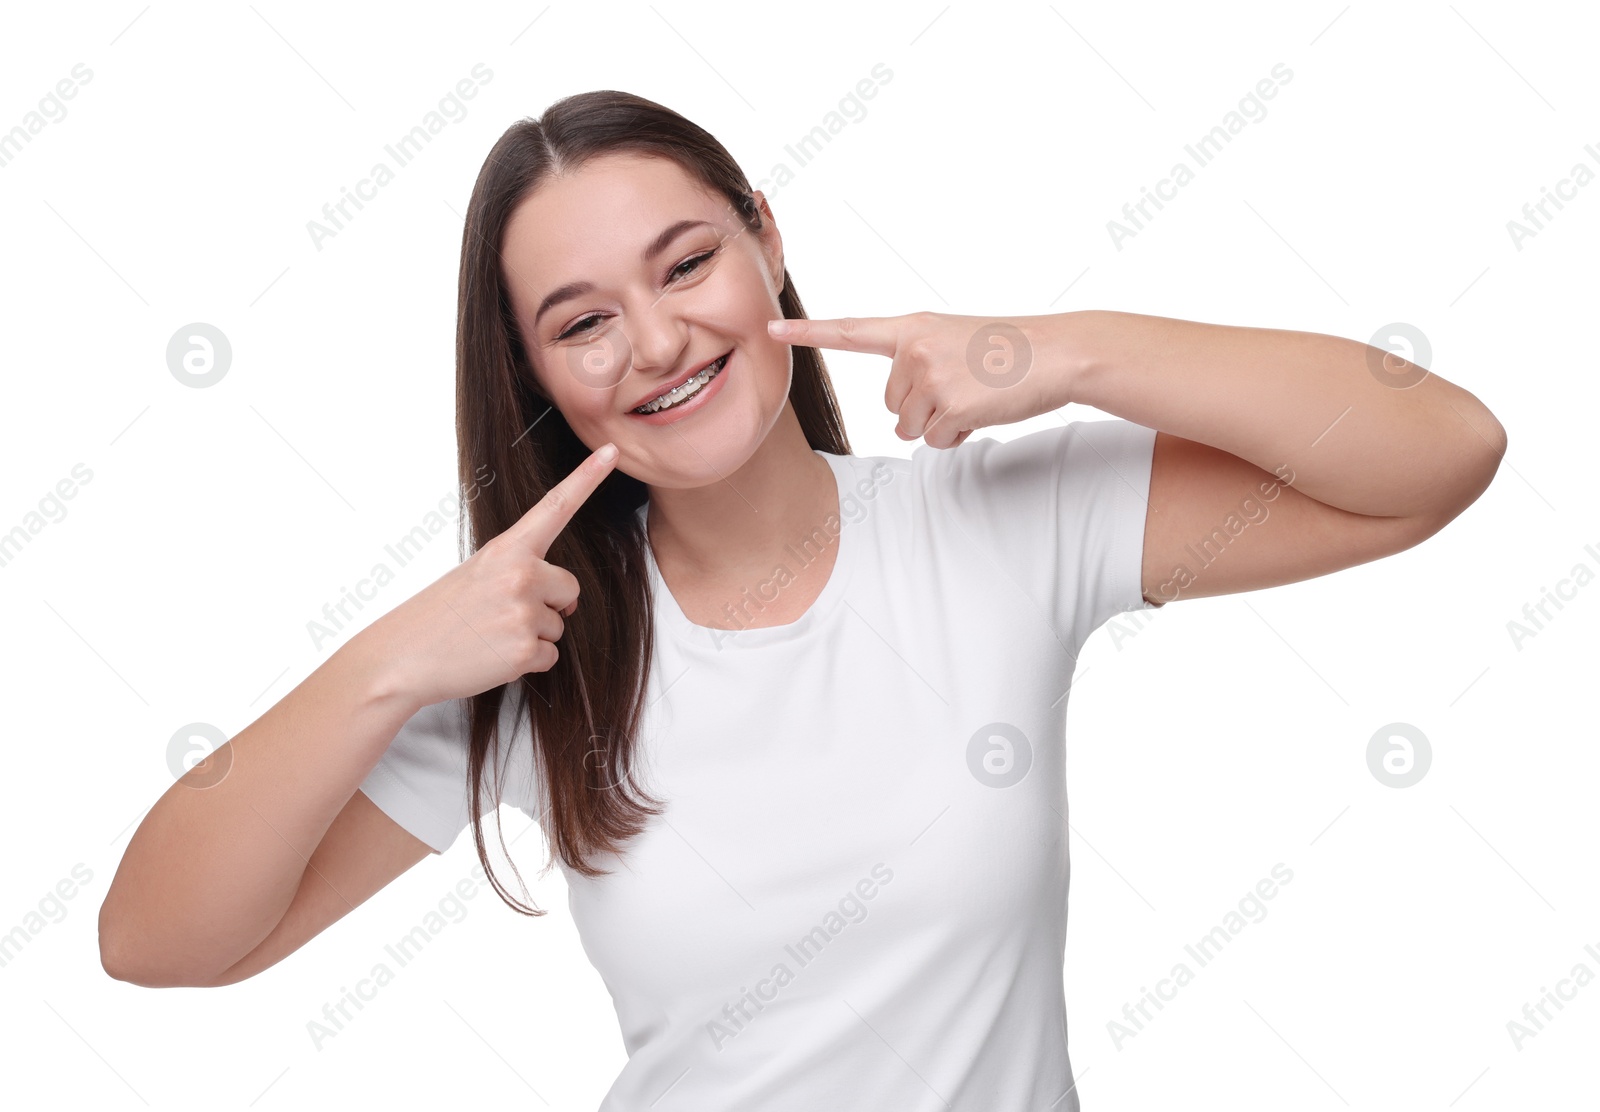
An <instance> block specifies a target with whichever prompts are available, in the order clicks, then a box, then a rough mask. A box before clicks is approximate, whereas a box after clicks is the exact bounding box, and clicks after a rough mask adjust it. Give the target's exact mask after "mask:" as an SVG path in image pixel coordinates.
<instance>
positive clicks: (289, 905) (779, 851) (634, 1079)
mask: <svg viewBox="0 0 1600 1112" xmlns="http://www.w3.org/2000/svg"><path fill="white" fill-rule="evenodd" d="M460 278H461V282H460V318H459V331H458V350H457V361H458V392H457V406H458V440H459V452H460V455H459V470H460V475H461V479H462V482H463V484H464V486H465V485H470V486H471V488H472V491H473V493H472V499H471V504H470V509H469V517H470V522H471V536H472V539H473V542H474V547H475V551H473V552H472V555H471V556H470V557H469V558H467V559H466V560H465V561H464V562H463V563H462V564H461V565H460V566H459V567H457V568H455V569H453V570H452V571H451V572H449V573H448V574H446V575H445V576H443V577H441V578H440V579H439V580H438V581H437V582H435V583H434V584H432V585H431V586H429V587H428V588H427V589H425V590H423V591H422V592H420V593H419V594H418V595H416V596H415V597H414V598H412V599H410V600H408V601H407V602H405V603H404V604H402V605H401V606H398V607H396V608H395V609H394V610H393V611H391V612H390V613H388V614H386V615H385V616H384V617H383V618H381V619H379V620H377V621H376V622H374V623H373V624H372V625H370V626H369V627H368V628H367V629H365V630H363V631H362V632H361V633H360V634H358V635H357V636H355V637H354V638H352V639H351V640H350V641H349V642H348V643H347V644H346V645H345V646H344V647H342V648H341V649H340V650H339V651H338V652H337V653H335V654H334V655H333V657H332V658H331V659H330V660H329V661H328V662H327V663H326V664H324V665H323V666H322V667H320V668H319V669H317V671H316V672H314V673H313V674H312V675H311V676H309V677H308V678H307V679H306V680H305V681H304V682H303V683H301V684H300V685H299V686H298V687H297V688H296V689H295V690H294V691H293V692H291V693H290V694H289V695H288V696H286V697H285V698H284V699H283V701H282V702H280V703H279V704H277V705H276V706H274V707H273V708H272V709H271V710H269V711H268V712H267V713H265V714H264V715H262V716H261V718H260V719H259V720H258V721H256V722H255V723H253V724H252V725H251V726H249V727H248V728H247V729H246V730H244V731H242V732H241V733H240V734H239V736H237V737H236V738H234V739H233V740H232V741H230V742H229V743H228V744H227V745H226V746H224V747H223V748H222V749H220V750H219V751H218V754H217V755H216V756H215V757H214V758H213V761H214V762H218V761H224V760H225V761H228V762H231V763H229V764H227V765H226V766H225V767H226V768H227V769H228V771H227V774H226V775H225V776H224V777H223V778H222V780H221V781H220V782H219V783H215V785H214V786H211V787H209V788H208V789H207V790H204V791H200V790H189V789H191V788H198V787H200V786H201V783H200V781H199V777H197V775H196V773H200V774H201V775H204V773H203V772H201V770H196V771H195V772H191V773H190V774H188V775H186V776H185V778H184V780H181V781H180V782H179V783H178V784H177V785H175V786H174V788H173V789H172V790H170V791H169V792H167V793H166V795H165V796H163V798H162V799H161V800H160V801H159V802H158V803H157V805H156V806H155V808H153V809H152V811H151V812H150V814H149V815H148V816H147V817H146V819H145V820H144V822H143V824H142V825H141V826H140V828H139V830H138V832H137V833H136V834H135V836H134V838H133V840H132V842H131V843H130V845H129V849H128V852H127V855H126V857H125V858H124V860H123V862H122V864H121V867H120V869H119V871H118V874H117V877H116V879H115V881H114V883H113V885H112V888H111V891H110V892H109V894H108V896H107V900H106V904H105V907H104V909H103V911H102V935H101V945H102V954H103V960H104V963H105V965H106V968H107V970H108V971H109V972H110V973H111V974H112V975H113V976H115V977H118V978H120V979H123V980H127V981H131V982H134V983H137V984H146V985H174V984H189V985H224V984H231V983H235V982H237V981H239V980H243V979H244V978H247V977H249V976H252V975H254V974H255V973H257V972H259V971H261V970H262V969H265V968H267V967H269V966H271V965H273V964H274V963H276V962H277V961H279V960H281V959H282V958H283V957H285V956H286V955H287V954H289V953H291V952H293V951H294V950H295V949H297V948H298V947H299V946H301V945H303V944H304V943H305V942H306V941H307V940H308V939H310V938H312V937H314V936H315V935H316V934H317V933H318V932H319V931H321V930H322V929H323V928H325V927H326V926H327V925H328V924H329V923H331V922H333V921H335V920H337V919H338V918H340V917H341V916H342V915H343V914H344V913H346V912H347V911H349V910H350V909H351V908H353V907H354V906H355V905H357V904H359V903H360V902H362V901H363V900H365V899H366V898H367V897H368V896H370V895H371V894H372V893H373V892H375V891H377V890H378V889H379V888H381V887H382V886H383V885H385V884H387V883H388V882H389V881H390V880H392V879H393V878H394V877H395V876H397V875H399V874H400V873H401V872H403V871H405V870H406V869H407V868H409V867H410V866H411V865H413V864H415V863H416V862H417V861H419V860H420V859H421V858H422V857H423V856H425V855H426V854H427V853H428V852H429V851H430V850H432V851H437V852H442V851H443V850H445V849H447V848H448V847H449V846H450V845H451V844H452V843H453V841H454V839H455V838H456V836H457V835H458V834H459V833H460V831H461V830H463V829H465V828H466V827H467V826H469V825H470V826H472V827H473V831H474V837H475V840H476V844H477V849H478V854H479V857H480V859H481V860H482V861H483V864H484V866H485V867H486V868H487V867H488V858H487V854H486V847H485V844H484V839H483V831H482V824H481V822H480V820H481V818H482V816H483V815H484V814H485V813H486V812H487V811H489V810H492V809H494V807H495V805H496V804H497V803H500V802H506V803H510V804H513V805H515V806H517V807H519V808H521V809H522V810H523V811H525V812H526V813H527V814H528V815H530V816H532V817H533V818H535V819H536V820H537V821H538V822H539V823H540V825H541V827H542V829H543V831H544V833H545V834H546V836H547V837H548V839H549V842H550V846H551V856H552V860H554V859H556V858H559V860H560V862H561V864H562V867H563V870H564V872H565V874H566V878H567V881H568V884H569V886H570V891H571V906H572V911H573V916H574V920H575V922H576V923H577V926H578V928H579V930H580V932H581V935H582V938H583V943H584V947H585V950H586V951H587V953H588V954H589V956H590V958H591V960H592V961H593V962H594V964H595V966H596V968H597V969H598V970H599V971H600V973H601V975H602V976H603V978H604V980H605V982H606V984H607V986H608V988H609V989H610V991H611V993H612V996H613V999H614V1002H615V1004H616V1007H617V1013H618V1019H619V1022H620V1024H621V1027H622V1033H623V1038H624V1043H625V1045H626V1048H627V1050H628V1052H629V1056H630V1057H629V1061H628V1063H627V1066H626V1067H625V1069H624V1070H623V1072H622V1074H621V1076H620V1077H618V1078H617V1080H616V1082H615V1084H614V1085H613V1086H612V1088H611V1091H610V1094H609V1095H608V1097H607V1099H606V1102H605V1104H604V1106H603V1107H604V1108H616V1109H621V1108H642V1107H652V1108H656V1109H663V1110H664V1109H669V1108H684V1109H706V1108H723V1107H754V1108H763V1109H786V1108H796V1109H800V1108H805V1109H816V1108H822V1107H873V1108H880V1107H895V1108H907V1107H923V1106H927V1107H933V1106H934V1105H935V1104H942V1105H944V1106H948V1107H951V1108H983V1109H1021V1108H1053V1109H1072V1108H1076V1107H1077V1106H1078V1101H1077V1096H1076V1089H1075V1083H1074V1081H1073V1076H1072V1068H1071V1064H1070V1061H1069V1058H1068V1053H1067V1031H1066V1027H1065V1006H1064V1001H1063V993H1062V959H1063V946H1064V939H1065V929H1066V894H1067V882H1068V860H1067V847H1066V842H1065V839H1064V833H1065V814H1066V808H1067V801H1066V795H1065V775H1064V750H1063V745H1062V736H1063V732H1064V729H1065V710H1066V694H1067V691H1068V689H1069V686H1070V683H1071V679H1072V673H1073V664H1074V660H1075V658H1076V655H1077V653H1078V650H1079V649H1080V648H1081V647H1082V645H1083V644H1084V642H1085V640H1086V639H1087V638H1088V636H1089V635H1090V634H1091V633H1092V632H1093V631H1094V629H1096V628H1097V627H1098V626H1099V625H1101V624H1102V623H1103V622H1104V621H1105V620H1107V619H1108V618H1109V617H1110V616H1111V615H1112V614H1114V613H1116V612H1118V611H1123V610H1135V609H1147V608H1154V607H1157V606H1161V605H1164V604H1165V603H1166V602H1169V601H1172V600H1175V599H1180V598H1194V597H1201V596H1208V595H1218V594H1224V593H1227V592H1232V591H1245V590H1253V589H1256V588H1260V587H1266V586H1272V585H1275V584H1281V583H1289V582H1293V581H1296V580H1301V579H1306V578H1309V577H1312V576H1317V575H1323V574H1326V573H1328V572H1331V571H1334V570H1337V569H1339V568H1345V567H1350V566H1352V565H1355V564H1360V563H1363V562H1366V561H1369V560H1373V559H1376V558H1378V557H1380V556H1383V555H1386V554H1389V553H1394V552H1398V551H1401V550H1403V549H1405V548H1408V547H1410V546H1412V545H1415V544H1417V543H1418V542H1420V541H1421V540H1423V539H1425V538H1426V537H1428V536H1430V535H1432V534H1433V533H1435V532H1437V531H1438V530H1439V529H1440V528H1442V527H1443V526H1444V525H1445V524H1446V523H1447V522H1448V521H1450V520H1451V519H1452V518H1453V517H1455V516H1456V515H1457V514H1459V513H1460V512H1461V511H1462V510H1463V509H1464V508H1465V507H1466V506H1467V505H1469V504H1470V503H1471V502H1472V501H1473V500H1474V499H1476V498H1477V497H1478V495H1479V494H1480V493H1482V491H1483V490H1484V489H1485V487H1486V486H1487V484H1488V483H1489V481H1490V479H1491V478H1492V477H1493V475H1494V473H1495V470H1496V467H1497V465H1498V461H1499V458H1500V456H1501V454H1502V453H1503V452H1504V449H1505V434H1504V432H1503V430H1502V429H1501V428H1500V426H1499V424H1498V422H1497V421H1496V420H1495V418H1494V417H1493V415H1492V414H1490V413H1489V411H1488V410H1487V409H1486V408H1485V407H1484V406H1483V405H1482V404H1481V403H1480V402H1479V401H1478V400H1477V399H1476V398H1475V397H1473V396H1472V395H1471V394H1469V393H1467V392H1466V391H1464V390H1461V389H1460V388H1458V387H1456V386H1453V385H1451V384H1449V383H1447V382H1445V381H1444V380H1442V379H1440V378H1439V377H1437V376H1436V375H1432V374H1430V373H1427V372H1426V371H1422V370H1420V369H1419V368H1415V367H1410V366H1408V365H1403V364H1402V365H1400V366H1399V370H1398V373H1397V372H1395V371H1394V369H1393V368H1392V367H1391V366H1390V365H1388V364H1385V363H1384V362H1383V358H1382V357H1383V353H1382V352H1378V351H1377V350H1376V349H1373V348H1371V347H1368V346H1367V345H1363V344H1360V343H1357V342H1354V341H1350V340H1344V339H1339V338H1336V337H1330V336H1321V335H1313V334H1308V333H1300V332H1285V331H1272V330H1263V329H1249V328H1233V327H1224V326H1217V325H1205V324H1195V323H1191V322H1186V321H1177V320H1166V319H1161V318H1155V317H1145V316H1137V315H1133V314H1126V313H1115V312H1099V311H1089V312H1074V313H1064V314H1060V315H1055V316H1039V317H1019V318H1013V319H1010V320H1006V321H988V320H986V319H984V318H976V317H959V316H948V315H943V314H923V313H919V314H913V315H910V316H906V317H898V318H882V319H874V318H867V319H860V320H848V321H832V322H824V321H805V320H804V319H803V318H804V315H805V314H804V310H803V309H802V307H801V303H800V300H799V297H798V295H797V293H796V292H795V288H794V284H793V282H792V281H791V280H790V277H789V273H788V270H787V268H786V266H785V265H784V254H783V242H782V239H781V237H780V236H779V233H778V228H777V225H776V223H775V221H774V218H773V213H772V210H771V208H770V206H769V205H768V203H767V201H766V198H765V197H764V196H763V195H762V194H761V193H760V192H759V191H752V190H750V188H749V183H748V181H747V180H746V178H745V176H744V175H743V173H742V172H741V171H740V170H739V169H738V167H737V166H736V165H735V164H734V162H733V160H732V159H731V158H730V157H729V155H728V153H727V152H726V151H725V150H724V149H723V148H722V147H721V146H720V145H719V144H718V143H717V142H716V140H714V139H713V138H712V137H711V136H710V135H708V134H707V133H705V132H704V131H703V130H701V129H700V128H698V127H696V126H695V125H694V124H692V123H690V122H689V121H687V120H685V119H683V118H682V117H680V116H678V115H676V114H675V113H673V112H671V111H669V110H667V109H665V108H663V107H661V106H659V105H657V104H654V103H652V102H650V101H647V100H643V99H641V98H638V97H634V96H630V95H627V94H624V93H618V92H609V91H607V92H596V93H589V94H584V95H581V96H575V97H570V98H567V99H565V100H563V101H560V102H558V103H557V104H555V105H553V106H552V107H551V108H550V109H549V110H548V111H547V112H546V113H545V114H544V116H543V117H541V118H540V119H539V120H524V121H522V122H520V123H518V124H517V125H515V126H513V127H512V128H511V129H510V130H508V131H507V132H506V134H505V135H504V136H503V137H502V138H501V139H500V141H499V142H498V143H497V144H496V146H495V148H494V150H493V151H491V153H490V155H489V157H488V159H487V161H486V163H485V165H484V167H483V170H482V172H481V174H480V176H479V178H478V181H477V184H476V187H475V189H474V192H473V197H472V201H471V205H470V209H469V212H468V216H467V222H466V232H465V236H464V243H463V252H462V267H461V276H460ZM769 322H773V325H774V327H773V328H772V329H770V330H769V327H768V325H769ZM782 322H787V323H788V325H789V331H788V332H787V333H786V334H782V335H780V334H779V333H780V332H781V331H782V330H781V327H779V325H780V324H781V323H782ZM821 347H836V348H847V349H850V350H855V351H868V352H876V353H878V354H881V355H883V356H885V357H888V358H890V359H891V360H892V362H891V368H890V375H889V381H888V388H887V390H886V392H885V398H884V400H885V403H886V405H887V407H888V409H889V410H890V411H891V412H893V413H895V414H897V415H898V424H897V432H898V433H899V435H900V436H901V437H903V438H905V439H908V440H911V439H917V438H919V437H920V438H922V439H923V440H924V442H925V443H924V445H923V446H919V447H917V448H916V449H915V450H914V451H913V453H912V456H911V459H909V460H902V459H896V458H891V457H872V458H859V457H856V456H853V455H851V454H850V450H849V445H848V443H847V441H846V439H845V435H844V430H843V427H842V425H841V423H840V419H839V414H838V409H837V406H836V404H835V401H834V397H833V393H832V390H831V386H830V383H829V380H828V377H827V374H826V371H825V369H824V365H823V361H822V358H821V356H820V354H819V351H818V349H819V348H821ZM1370 360H1376V362H1371V361H1370ZM1419 378H1420V381H1419ZM1073 401H1076V402H1082V403H1086V404H1089V405H1092V406H1095V407H1096V408H1098V409H1101V410H1103V411H1105V412H1108V413H1111V414H1114V415H1116V417H1117V418H1118V419H1116V420H1111V421H1094V422H1078V423H1075V424H1071V425H1067V426H1065V427H1063V428H1060V429H1049V430H1046V431H1043V432H1035V433H1032V434H1029V435H1025V436H1021V437H1018V438H1015V439H1013V440H1011V441H1009V442H1006V443H999V442H996V441H994V440H992V439H988V438H983V439H979V440H977V441H973V442H972V443H970V444H964V443H963V442H964V441H965V440H966V439H967V438H968V436H969V435H970V434H971V433H972V432H973V431H974V430H976V429H979V428H983V427H986V426H989V425H996V424H1006V423H1012V422H1016V421H1020V420H1024V419H1026V418H1028V417H1032V416H1035V415H1038V414H1042V413H1046V412H1049V411H1052V410H1055V409H1058V408H1060V407H1061V406H1063V405H1065V404H1067V403H1068V402H1073ZM612 448H614V449H615V453H614V454H613V453H612V452H611V449H612ZM1269 505H1270V517H1269V515H1268V513H1267V507H1268V506H1269ZM558 644H559V646H560V648H559V650H558V648H557V645H558ZM215 779H216V778H215V775H214V774H213V775H212V776H211V780H212V781H214V780H215ZM191 780H193V782H192V783H186V782H187V781H191ZM474 786H475V787H474ZM502 846H504V840H503V838H502ZM180 856H181V857H182V859H183V860H184V861H185V867H184V869H183V870H182V871H181V875H180V873H179V871H177V870H174V869H173V868H172V867H171V863H172V862H173V861H175V860H177V859H179V857H180ZM489 875H490V877H491V879H492V877H493V874H492V870H491V871H490V874H489ZM494 884H495V888H496V890H497V891H498V892H500V894H501V896H502V898H503V899H505V900H506V901H507V902H508V903H510V904H511V905H512V906H514V907H517V908H518V909H519V910H522V909H523V907H522V905H520V904H517V903H516V902H515V901H513V900H511V898H510V897H509V895H508V894H507V893H506V892H505V890H504V889H503V888H501V887H500V885H499V882H498V881H497V880H495V881H494ZM530 913H531V914H535V915H542V914H544V913H543V912H542V911H538V910H531V911H530ZM197 924H203V926H198V925H197Z"/></svg>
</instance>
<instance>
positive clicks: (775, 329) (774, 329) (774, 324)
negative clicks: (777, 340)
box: [767, 320, 789, 336]
mask: <svg viewBox="0 0 1600 1112" xmlns="http://www.w3.org/2000/svg"><path fill="white" fill-rule="evenodd" d="M788 334H789V322H788V321H786V320H769V321H768V322H767V335H769V336H787V335H788Z"/></svg>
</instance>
